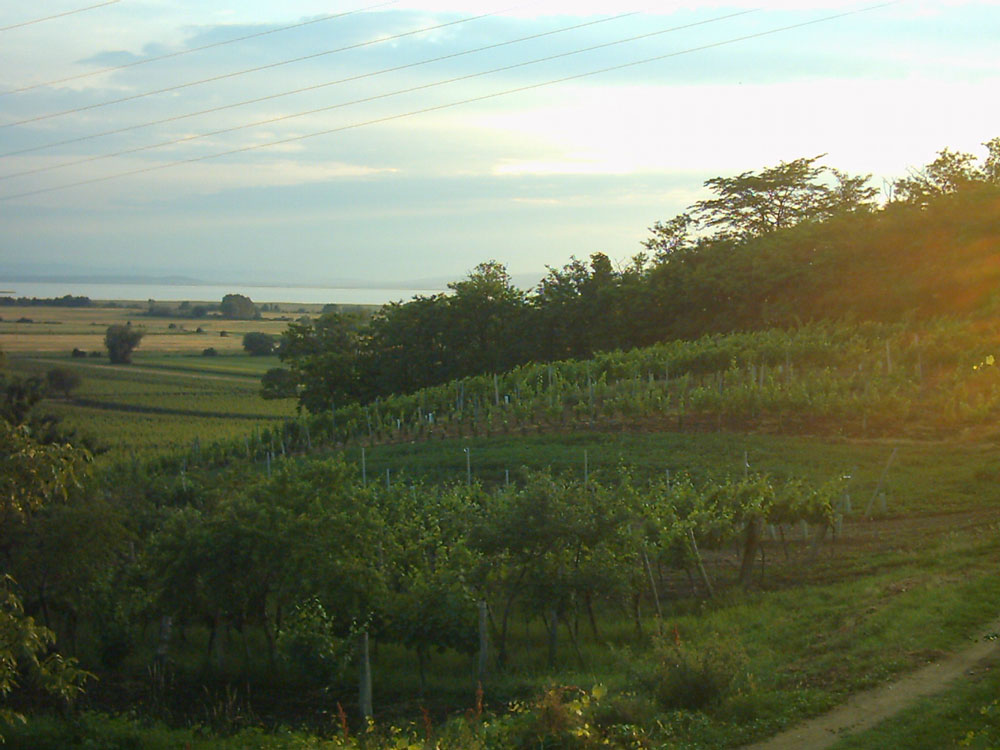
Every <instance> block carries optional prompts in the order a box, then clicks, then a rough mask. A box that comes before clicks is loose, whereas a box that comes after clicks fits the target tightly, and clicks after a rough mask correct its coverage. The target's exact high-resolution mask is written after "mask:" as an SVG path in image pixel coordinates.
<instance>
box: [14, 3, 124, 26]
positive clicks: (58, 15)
mask: <svg viewBox="0 0 1000 750" xmlns="http://www.w3.org/2000/svg"><path fill="white" fill-rule="evenodd" d="M119 2H121V0H107V2H104V3H97V4H96V5H88V6H87V7H86V8H77V9H76V10H67V11H64V12H62V13H56V14H55V15H54V16H45V18H36V19H35V20H33V21H21V23H12V24H11V25H10V26H0V31H10V30H11V29H19V28H21V27H22V26H31V25H32V24H35V23H41V22H42V21H52V20H54V19H56V18H64V17H65V16H72V15H73V14H75V13H83V12H84V11H86V10H94V8H103V7H104V6H105V5H114V4H115V3H119Z"/></svg>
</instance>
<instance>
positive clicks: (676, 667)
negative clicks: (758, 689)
mask: <svg viewBox="0 0 1000 750" xmlns="http://www.w3.org/2000/svg"><path fill="white" fill-rule="evenodd" d="M639 672H640V678H639V681H640V683H641V684H642V687H643V688H644V689H646V690H647V691H648V692H649V694H650V695H652V696H653V697H654V698H655V699H656V702H657V703H658V704H659V705H660V706H661V707H662V708H665V709H673V708H685V709H700V708H705V707H707V706H711V705H714V704H717V703H719V702H720V701H722V700H723V699H724V698H726V697H727V696H728V695H730V694H732V693H733V692H735V691H736V690H737V689H738V688H739V687H740V686H741V685H742V684H744V683H745V682H746V680H747V657H746V653H745V652H744V651H743V647H742V645H741V644H740V643H739V642H738V641H736V640H735V639H733V638H731V637H727V636H722V635H718V634H717V635H716V636H715V637H713V638H712V639H711V640H710V641H708V642H707V643H704V644H702V645H699V646H694V645H689V644H687V643H686V642H684V641H681V640H680V638H676V637H668V638H660V639H659V640H658V641H655V642H654V644H653V651H652V653H651V654H649V655H648V657H647V661H645V663H644V664H642V665H640V666H639Z"/></svg>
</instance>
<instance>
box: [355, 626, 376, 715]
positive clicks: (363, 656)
mask: <svg viewBox="0 0 1000 750" xmlns="http://www.w3.org/2000/svg"><path fill="white" fill-rule="evenodd" d="M358 669H359V674H358V708H359V709H360V710H361V718H363V719H370V718H371V717H372V715H373V714H374V712H373V710H372V667H371V662H370V661H369V659H368V631H367V630H365V631H362V633H361V635H360V636H359V638H358Z"/></svg>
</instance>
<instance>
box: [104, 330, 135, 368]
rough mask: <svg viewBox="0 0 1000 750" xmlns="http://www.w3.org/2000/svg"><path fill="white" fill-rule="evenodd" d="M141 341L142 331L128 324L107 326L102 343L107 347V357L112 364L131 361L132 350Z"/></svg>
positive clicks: (125, 363)
mask: <svg viewBox="0 0 1000 750" xmlns="http://www.w3.org/2000/svg"><path fill="white" fill-rule="evenodd" d="M140 341H142V331H138V330H136V329H134V328H132V327H131V326H129V325H124V326H123V325H113V326H108V330H107V332H106V333H105V334H104V345H105V346H106V347H107V349H108V358H109V359H110V360H111V363H112V364H124V365H127V364H128V363H130V362H131V361H132V351H133V350H134V349H135V348H136V347H137V346H139V342H140Z"/></svg>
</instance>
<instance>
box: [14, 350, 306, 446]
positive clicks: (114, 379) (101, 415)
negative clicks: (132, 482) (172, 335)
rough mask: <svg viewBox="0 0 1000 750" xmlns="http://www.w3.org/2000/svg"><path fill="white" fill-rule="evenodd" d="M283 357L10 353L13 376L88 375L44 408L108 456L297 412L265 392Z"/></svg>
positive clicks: (239, 432)
mask: <svg viewBox="0 0 1000 750" xmlns="http://www.w3.org/2000/svg"><path fill="white" fill-rule="evenodd" d="M276 365H277V358H276V357H256V358H255V357H249V356H246V355H244V354H232V355H219V356H217V357H211V358H209V357H201V356H194V357H187V356H184V355H180V354H172V355H165V354H162V353H159V354H151V353H148V352H147V353H145V354H137V355H136V356H135V357H134V364H132V365H109V364H106V360H95V359H85V360H79V359H72V358H69V357H52V356H45V355H44V354H42V355H37V356H23V355H11V356H9V358H8V369H9V370H10V371H11V372H12V373H14V374H20V375H35V376H42V377H44V375H45V372H46V371H47V370H48V369H50V368H52V367H54V366H59V367H65V368H68V369H70V370H72V371H73V372H76V373H78V374H79V375H80V377H81V384H80V386H79V388H77V389H76V390H74V391H73V392H72V393H71V394H70V396H69V397H62V396H58V395H54V396H51V397H50V398H47V399H46V400H45V401H43V403H42V404H41V405H40V406H39V407H38V408H39V411H40V412H42V413H51V414H53V415H55V416H57V417H59V418H60V419H61V420H62V423H63V425H65V427H67V428H69V429H73V430H76V431H77V432H78V433H79V434H80V435H81V436H84V437H86V438H89V439H90V440H92V441H93V442H94V444H96V445H97V446H99V447H100V448H102V449H103V453H102V455H101V456H100V460H101V461H109V460H110V461H113V460H115V459H120V458H124V457H133V456H136V455H154V454H158V453H162V452H164V451H170V450H176V449H184V448H186V447H189V446H190V445H191V444H192V443H193V442H194V441H195V440H197V441H199V442H201V443H209V442H211V441H215V440H221V439H233V438H241V437H243V436H244V435H247V434H249V433H250V432H252V431H253V430H254V429H259V428H260V427H263V426H267V425H268V424H271V423H273V422H274V421H276V420H278V421H280V420H283V419H286V418H288V417H291V416H293V415H294V413H295V407H294V404H293V403H292V402H291V401H288V400H282V401H265V400H264V399H262V398H261V397H260V393H259V391H260V375H261V374H263V372H264V371H265V370H266V369H267V368H268V367H274V366H276Z"/></svg>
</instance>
